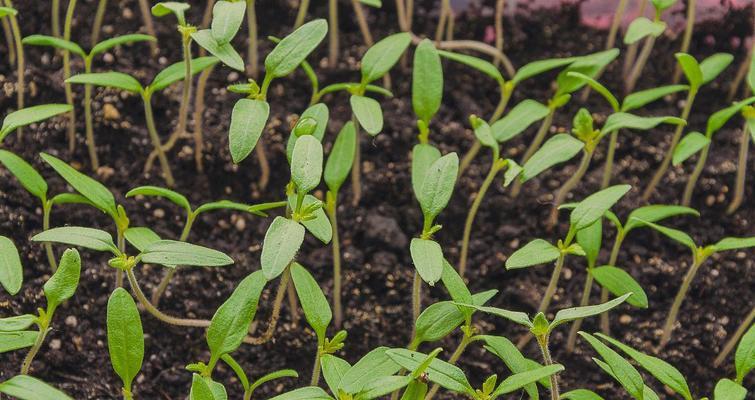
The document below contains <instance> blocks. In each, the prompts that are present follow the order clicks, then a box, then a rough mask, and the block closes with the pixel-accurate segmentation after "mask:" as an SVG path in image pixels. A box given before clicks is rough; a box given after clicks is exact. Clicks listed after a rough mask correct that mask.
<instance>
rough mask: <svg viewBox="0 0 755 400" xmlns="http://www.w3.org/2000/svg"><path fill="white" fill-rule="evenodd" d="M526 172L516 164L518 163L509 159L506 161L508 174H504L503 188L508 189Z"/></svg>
mask: <svg viewBox="0 0 755 400" xmlns="http://www.w3.org/2000/svg"><path fill="white" fill-rule="evenodd" d="M522 172H524V168H523V167H522V166H520V165H519V164H517V163H516V161H514V160H512V159H510V158H507V159H506V172H504V173H503V187H508V186H509V185H511V182H514V179H517V178H519V177H520V176H521V175H522Z"/></svg>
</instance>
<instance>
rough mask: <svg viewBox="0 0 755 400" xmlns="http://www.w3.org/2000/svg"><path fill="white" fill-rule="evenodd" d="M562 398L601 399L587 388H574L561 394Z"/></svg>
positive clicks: (578, 399)
mask: <svg viewBox="0 0 755 400" xmlns="http://www.w3.org/2000/svg"><path fill="white" fill-rule="evenodd" d="M561 399H562V400H603V398H602V397H600V396H599V395H598V394H597V393H595V392H593V391H592V390H587V389H575V390H570V391H568V392H566V393H563V394H561Z"/></svg>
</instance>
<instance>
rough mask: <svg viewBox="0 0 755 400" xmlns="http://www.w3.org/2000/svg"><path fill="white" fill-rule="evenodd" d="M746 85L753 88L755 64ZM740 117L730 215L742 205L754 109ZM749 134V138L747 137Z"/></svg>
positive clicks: (753, 132)
mask: <svg viewBox="0 0 755 400" xmlns="http://www.w3.org/2000/svg"><path fill="white" fill-rule="evenodd" d="M747 84H748V86H749V88H750V90H751V91H753V89H754V88H755V63H751V64H750V70H749V73H748V74H747ZM742 116H743V117H744V119H745V125H744V127H743V128H742V138H741V139H739V140H740V141H739V159H738V162H737V180H736V184H735V186H734V197H733V198H732V200H731V204H729V208H728V209H727V210H726V212H727V213H729V214H732V213H734V212H735V211H737V209H739V206H740V205H741V204H742V200H743V199H744V194H745V178H746V174H747V152H748V150H749V146H750V138H752V140H753V141H755V108H753V107H752V106H746V107H743V109H742ZM748 132H749V137H748V135H747V134H748Z"/></svg>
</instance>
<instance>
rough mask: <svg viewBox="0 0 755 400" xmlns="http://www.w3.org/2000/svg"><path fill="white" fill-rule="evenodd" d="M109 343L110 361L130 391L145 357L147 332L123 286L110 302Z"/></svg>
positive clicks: (134, 304)
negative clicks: (143, 328) (144, 330)
mask: <svg viewBox="0 0 755 400" xmlns="http://www.w3.org/2000/svg"><path fill="white" fill-rule="evenodd" d="M107 345H108V350H109V352H110V363H111V364H112V365H113V369H114V370H115V373H116V374H118V376H119V377H120V378H121V380H122V381H123V387H124V388H125V389H126V390H128V391H130V390H131V383H132V382H133V381H134V378H136V375H137V374H139V370H140V369H141V368H142V360H143V359H144V332H143V331H142V321H141V318H140V317H139V310H138V309H137V308H136V303H134V299H133V298H132V297H131V295H130V294H129V293H128V292H127V291H126V289H123V288H117V289H115V290H114V291H113V294H112V295H111V296H110V299H109V300H108V302H107Z"/></svg>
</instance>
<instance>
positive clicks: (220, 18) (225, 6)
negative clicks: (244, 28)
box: [210, 1, 246, 45]
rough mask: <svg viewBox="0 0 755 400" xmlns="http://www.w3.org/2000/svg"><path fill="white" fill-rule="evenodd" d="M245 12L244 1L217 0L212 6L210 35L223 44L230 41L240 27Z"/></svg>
mask: <svg viewBox="0 0 755 400" xmlns="http://www.w3.org/2000/svg"><path fill="white" fill-rule="evenodd" d="M245 13H246V2H245V1H218V2H216V3H215V5H214V6H213V8H212V24H211V25H210V27H211V28H212V36H213V37H214V38H215V40H216V41H217V42H218V43H219V44H221V45H223V44H226V43H228V42H230V41H231V39H233V37H234V36H236V33H237V32H238V31H239V28H241V23H242V22H244V15H245Z"/></svg>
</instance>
